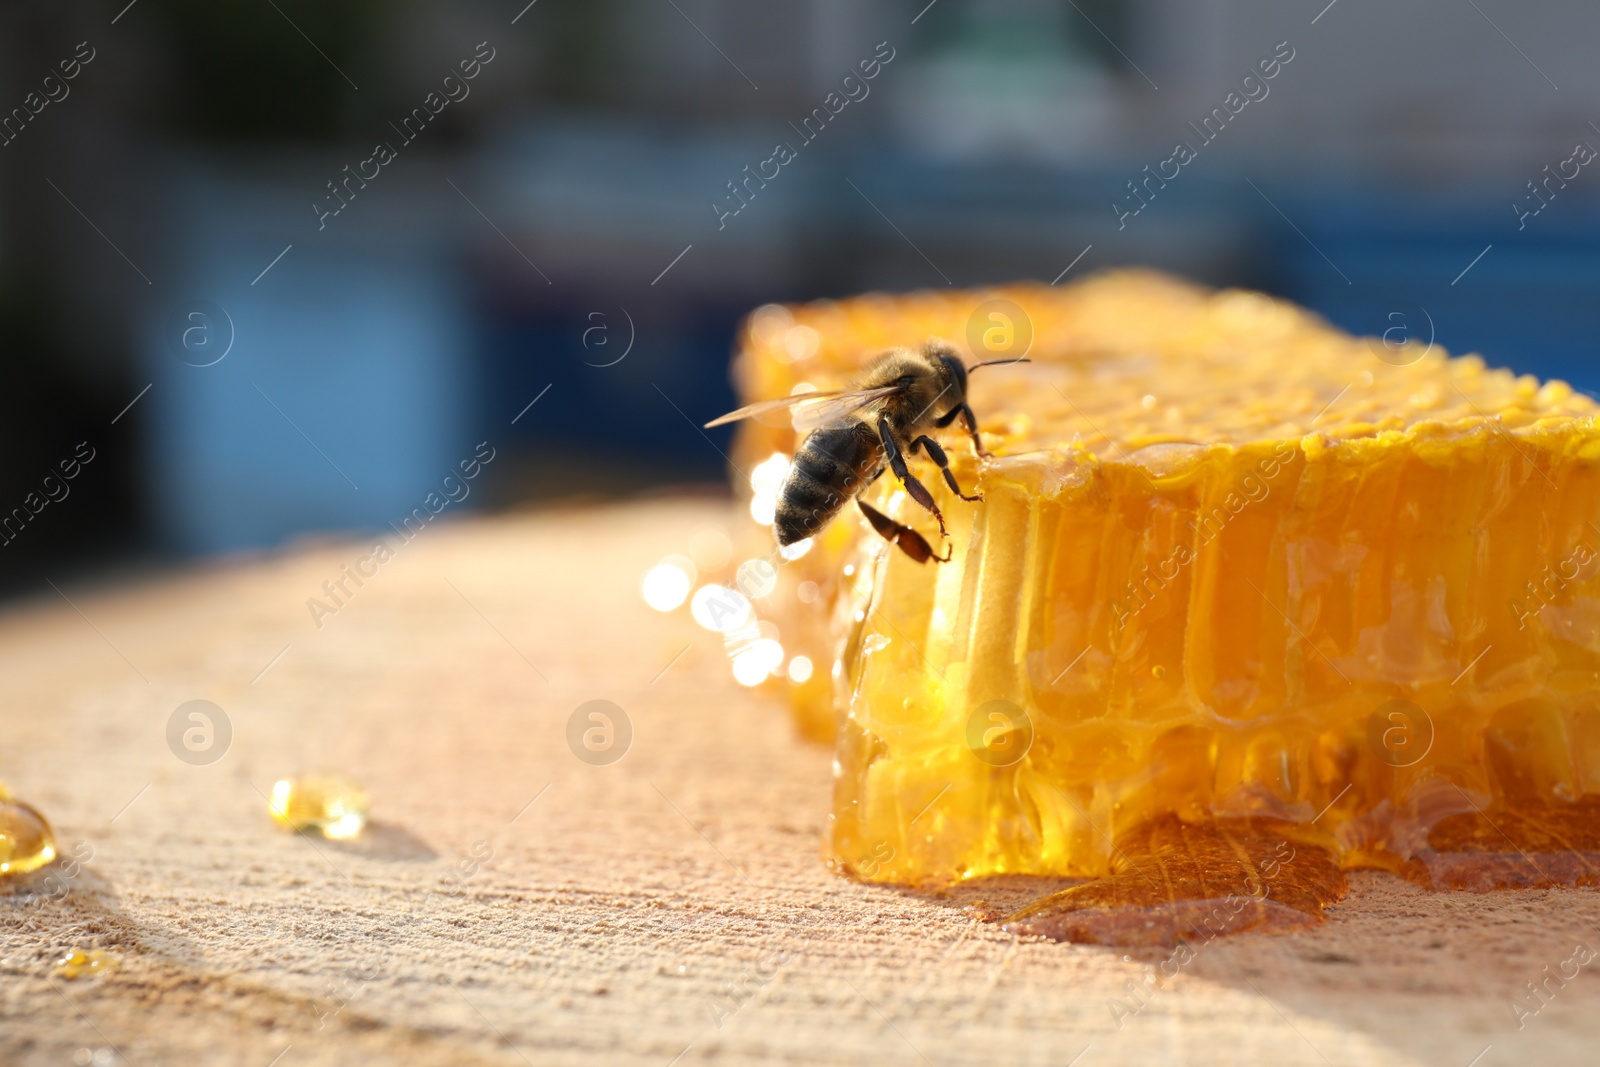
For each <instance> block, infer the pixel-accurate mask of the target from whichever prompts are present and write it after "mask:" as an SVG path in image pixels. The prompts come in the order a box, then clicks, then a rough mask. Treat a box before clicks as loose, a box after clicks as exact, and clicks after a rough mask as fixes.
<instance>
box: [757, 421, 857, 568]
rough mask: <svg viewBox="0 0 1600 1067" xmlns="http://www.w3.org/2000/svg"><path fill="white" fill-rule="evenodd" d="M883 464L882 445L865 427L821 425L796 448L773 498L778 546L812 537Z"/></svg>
mask: <svg viewBox="0 0 1600 1067" xmlns="http://www.w3.org/2000/svg"><path fill="white" fill-rule="evenodd" d="M882 461H883V445H882V444H881V443H880V442H879V441H878V435H877V434H876V433H875V432H874V431H873V430H872V428H871V427H870V426H868V425H867V424H866V423H860V422H852V423H845V424H842V425H836V426H824V427H822V428H821V429H820V430H817V431H816V432H815V433H813V434H812V435H811V436H810V437H807V438H806V439H805V441H804V442H802V444H801V445H800V450H799V451H798V452H796V453H795V457H794V466H792V467H790V468H789V476H788V478H786V479H785V480H784V483H783V490H782V492H780V493H779V494H778V510H777V514H776V515H775V516H774V519H773V528H774V529H775V530H776V531H777V535H778V543H779V544H780V545H792V544H794V543H795V542H796V541H803V540H805V539H806V538H807V537H813V536H815V535H816V534H817V532H818V531H820V530H821V529H822V528H823V527H824V526H826V525H827V524H828V520H830V519H832V518H833V517H834V516H835V515H837V514H838V513H839V509H840V508H842V507H844V506H845V504H846V503H848V502H849V500H850V498H851V497H853V496H855V495H856V494H857V493H859V492H860V491H861V486H862V483H863V482H864V481H865V479H866V478H867V477H869V476H870V475H871V474H872V472H873V471H875V470H877V469H878V466H879V465H880V464H881V463H882Z"/></svg>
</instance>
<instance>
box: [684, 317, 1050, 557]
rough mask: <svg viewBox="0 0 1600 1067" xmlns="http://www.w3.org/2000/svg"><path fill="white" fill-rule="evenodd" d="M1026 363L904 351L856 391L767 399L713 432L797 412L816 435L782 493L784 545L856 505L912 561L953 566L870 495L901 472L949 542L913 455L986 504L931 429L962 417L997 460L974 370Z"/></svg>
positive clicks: (876, 364) (779, 520)
mask: <svg viewBox="0 0 1600 1067" xmlns="http://www.w3.org/2000/svg"><path fill="white" fill-rule="evenodd" d="M1026 362H1028V360H1025V359H1000V360H992V361H990V362H987V363H975V364H973V365H972V366H971V367H967V366H964V365H962V363H961V360H960V359H959V358H958V357H957V356H956V351H955V348H954V347H953V346H952V345H950V344H949V343H948V342H946V341H940V340H937V339H934V340H930V341H928V342H926V343H925V344H924V345H923V346H922V348H921V350H920V351H917V350H913V349H909V348H895V349H890V350H889V351H888V352H885V353H884V354H883V355H881V356H879V357H878V358H877V359H876V360H874V361H873V363H872V365H871V366H869V367H867V368H866V370H864V371H863V372H862V373H861V375H860V377H859V378H858V379H857V381H856V383H855V386H854V387H853V388H850V389H835V390H831V391H825V392H814V393H800V394H798V395H796V396H786V397H784V398H782V399H781V400H763V401H761V402H759V403H755V404H751V405H749V406H748V407H742V408H740V409H739V410H738V411H731V412H729V413H728V414H726V415H724V416H722V417H721V418H719V419H713V420H711V421H710V422H708V423H706V427H707V428H708V429H709V428H710V427H712V426H721V425H723V424H724V423H729V422H737V421H738V420H740V419H748V418H751V417H753V416H756V415H764V414H766V413H768V412H772V411H783V410H788V412H789V413H790V416H791V418H792V419H793V421H794V427H795V429H796V430H798V431H800V432H802V433H805V434H806V438H805V440H804V441H802V442H801V443H800V448H799V449H798V450H797V451H796V452H795V456H794V463H793V465H792V466H790V468H789V474H788V476H787V477H786V478H785V479H784V482H783V488H782V489H781V490H780V491H779V493H778V509H777V514H776V516H775V519H774V522H773V531H774V532H775V533H776V534H777V537H778V544H780V545H785V546H787V545H792V544H794V543H795V542H796V541H802V540H804V539H806V538H808V537H812V536H815V534H816V533H817V532H818V531H819V530H821V529H822V527H824V526H826V525H827V524H828V522H829V521H830V520H831V519H832V518H833V517H834V516H835V515H837V514H838V513H839V511H840V510H841V509H842V508H843V507H844V506H845V504H847V503H848V502H849V501H850V500H851V498H855V501H856V506H857V507H859V508H860V509H861V512H862V514H864V515H865V516H866V517H867V521H868V522H870V523H871V524H872V528H873V529H874V530H876V531H878V533H879V534H880V535H881V536H882V537H883V538H884V539H886V540H888V541H889V542H891V543H892V544H894V545H896V546H898V547H899V548H900V550H901V551H902V552H904V553H905V554H906V555H908V556H910V557H911V558H912V559H914V560H916V561H917V562H919V563H926V562H927V561H928V560H930V559H931V560H934V561H936V562H939V563H947V562H949V560H950V553H949V552H946V553H945V555H943V556H937V555H935V554H934V551H933V548H932V546H931V545H929V544H928V541H927V539H926V538H924V537H923V536H922V535H921V534H919V533H917V531H915V530H913V529H912V528H911V527H909V526H905V525H902V524H901V523H898V522H895V521H894V520H893V519H891V518H889V517H888V516H887V515H885V514H884V513H883V512H881V511H879V510H878V509H877V508H874V507H873V506H872V505H870V504H868V503H867V502H866V501H864V500H862V499H861V498H860V494H861V492H862V490H864V489H866V487H867V486H869V485H871V484H872V483H873V482H874V481H876V480H877V478H878V476H879V475H881V474H882V473H883V472H884V470H886V469H887V470H892V471H894V475H895V477H896V478H899V479H900V484H901V485H903V486H905V489H906V492H907V493H909V494H911V499H913V500H915V501H916V502H917V503H918V504H921V505H922V506H923V507H924V508H927V509H928V511H929V512H931V513H932V515H933V517H934V519H935V520H936V521H937V522H938V523H939V534H940V536H942V537H944V538H945V539H947V540H948V539H949V537H950V535H949V533H948V532H946V530H945V525H944V515H943V513H942V512H940V510H939V505H937V504H935V503H934V500H933V495H932V494H931V493H929V492H928V488H927V486H925V485H923V484H922V483H921V482H920V481H918V480H917V477H916V475H914V474H912V473H911V470H910V468H908V467H907V466H906V457H907V456H908V455H912V454H915V453H916V452H917V451H918V450H919V449H920V450H922V451H923V452H925V453H926V454H927V456H928V458H929V459H931V460H933V462H934V463H935V464H936V465H937V466H938V468H939V470H940V473H942V474H943V475H944V480H945V484H946V485H948V486H949V487H950V491H951V492H953V493H955V494H956V495H957V496H958V497H960V498H961V499H962V500H967V501H977V500H982V499H983V497H982V496H980V495H977V494H973V495H971V496H968V495H967V494H966V493H963V492H962V491H961V486H960V485H958V484H957V483H956V476H955V474H954V473H952V472H951V470H950V460H949V457H948V456H946V455H945V451H944V449H943V448H942V447H940V445H939V443H938V442H937V441H935V440H934V439H933V438H932V437H929V436H928V431H929V430H934V429H944V428H945V427H946V426H949V425H950V424H951V423H952V422H954V421H955V420H956V419H957V418H960V419H961V421H962V422H963V423H964V424H965V426H966V429H967V432H968V433H969V434H970V435H971V436H972V445H973V448H974V449H976V451H977V453H978V455H979V456H987V455H989V453H988V452H987V451H985V450H984V447H983V442H982V441H981V440H980V439H979V437H978V419H977V416H976V415H974V414H973V413H972V408H971V406H970V405H969V404H968V403H967V373H968V372H969V371H973V370H976V369H977V368H979V367H992V366H996V365H1001V364H1007V363H1026Z"/></svg>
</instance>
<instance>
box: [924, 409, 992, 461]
mask: <svg viewBox="0 0 1600 1067" xmlns="http://www.w3.org/2000/svg"><path fill="white" fill-rule="evenodd" d="M955 416H962V422H965V424H966V432H968V434H971V435H973V450H974V451H976V453H978V454H979V456H994V453H992V451H987V450H986V448H984V442H982V438H979V437H978V416H976V414H973V406H971V405H970V403H966V402H965V400H963V402H962V403H960V405H957V406H954V408H950V411H949V413H947V414H946V416H944V418H942V419H939V421H938V422H934V426H938V427H941V429H942V427H946V426H949V424H950V422H952V421H954V419H955Z"/></svg>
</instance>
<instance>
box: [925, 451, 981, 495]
mask: <svg viewBox="0 0 1600 1067" xmlns="http://www.w3.org/2000/svg"><path fill="white" fill-rule="evenodd" d="M919 445H920V446H922V450H923V451H924V452H926V453H928V458H929V459H931V460H933V461H934V462H935V463H937V464H938V465H939V470H940V472H941V473H942V474H943V475H944V484H946V485H948V486H949V487H950V491H951V492H952V493H954V494H955V495H956V496H958V497H960V498H961V499H962V500H968V501H978V500H982V499H983V494H982V493H976V494H974V495H972V496H968V495H967V494H965V493H963V492H962V491H961V487H960V486H959V485H957V484H956V476H955V475H954V474H952V473H951V472H950V457H949V456H947V455H945V454H944V449H942V448H940V447H939V442H937V441H935V440H934V439H933V438H931V437H929V436H928V435H927V434H923V435H922V436H921V437H919V438H917V439H916V440H915V441H912V442H911V451H913V452H915V451H916V450H917V446H919Z"/></svg>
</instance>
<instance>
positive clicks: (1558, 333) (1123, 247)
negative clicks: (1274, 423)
mask: <svg viewBox="0 0 1600 1067" xmlns="http://www.w3.org/2000/svg"><path fill="white" fill-rule="evenodd" d="M1596 40H1600V7H1596V6H1595V5H1593V4H1584V3H1580V2H1578V0H1549V2H1546V3H1543V4H1539V5H1520V4H1516V3H1514V2H1512V0H1460V2H1444V0H1389V2H1384V3H1379V2H1377V0H1335V2H1334V3H1332V4H1328V3H1327V0H1305V2H1302V0H1291V2H1284V0H1275V2H1266V0H1181V2H1180V0H935V2H933V3H931V4H929V3H928V2H927V0H763V2H761V3H750V2H749V0H535V2H534V3H528V2H527V0H492V2H490V0H456V2H453V3H449V4H445V3H443V2H431V3H430V2H424V0H386V2H382V3H380V2H378V0H229V2H226V3H209V2H202V0H134V2H133V3H128V2H127V0H111V2H104V3H102V2H95V0H50V2H45V0H8V2H7V3H6V5H5V6H4V8H3V10H0V352H3V353H4V357H3V373H4V381H5V384H6V389H5V391H4V393H3V398H4V404H5V412H4V418H3V420H0V542H3V544H0V561H3V563H4V567H3V577H0V594H3V595H9V596H16V595H37V594H38V593H39V591H40V590H41V589H42V588H43V579H44V578H46V577H49V578H52V579H55V578H57V577H58V576H62V577H70V576H72V575H74V574H85V573H107V572H112V573H114V572H116V571H118V570H126V569H128V568H140V567H147V566H150V565H152V564H157V565H160V564H163V563H166V562H170V561H173V560H178V559H183V558H188V557H193V556H199V555H215V554H219V553H222V554H225V553H236V552H248V551H258V550H262V549H271V548H273V547H274V546H278V545H282V544H284V543H286V542H289V541H292V540H294V539H296V538H298V537H304V536H314V535H318V534H319V533H323V532H349V531H367V530H381V529H384V528H386V527H388V526H389V525H391V524H397V523H399V522H400V520H401V519H402V518H403V517H405V516H407V515H410V514H411V513H412V511H413V509H414V508H417V507H419V506H422V505H423V504H424V500H425V498H426V497H427V495H428V494H429V493H430V492H441V491H442V490H441V486H442V485H443V479H444V477H445V475H447V474H449V473H451V472H452V471H454V470H456V469H457V466H458V463H459V462H460V461H461V460H464V459H471V458H472V457H473V456H474V454H475V452H478V453H479V454H480V456H481V452H480V451H479V449H480V445H479V443H480V442H487V443H488V448H489V449H491V450H492V454H493V456H494V458H493V460H492V461H491V462H490V463H488V464H487V465H485V466H483V468H482V470H481V473H480V474H479V476H478V477H476V478H475V479H473V480H472V481H471V482H470V483H467V488H468V490H469V491H470V495H468V496H467V497H466V499H464V500H462V501H461V502H460V503H452V504H451V505H449V506H450V508H451V509H454V510H464V509H467V508H472V507H478V506H485V505H488V506H507V505H519V504H520V505H527V506H548V505H549V504H550V503H551V502H554V501H559V500H564V499H568V498H571V497H573V496H576V495H582V494H590V495H593V494H600V495H615V494H627V493H637V492H647V491H652V490H654V489H656V488H659V487H663V486H682V485H685V484H691V483H719V482H721V481H722V480H723V477H724V474H723V470H724V468H723V462H724V461H723V458H722V456H721V455H719V453H718V450H717V448H716V447H713V444H715V445H717V446H721V445H722V444H723V443H724V440H725V434H726V431H713V432H712V434H711V438H710V440H708V438H707V436H706V435H705V434H702V433H701V432H700V431H699V430H698V429H697V428H696V427H697V426H698V425H699V424H700V423H702V422H704V421H705V420H706V419H708V418H710V417H712V416H715V415H717V414H720V413H721V412H723V411H724V410H726V409H727V408H729V407H730V406H731V405H732V403H733V396H732V392H731V389H730V387H729V385H728V381H727V360H728V356H729V350H730V345H731V342H732V338H733V333H734V330H735V327H736V324H737V322H738V320H739V318H740V316H741V315H742V314H744V313H745V312H747V311H748V310H749V309H751V308H753V307H755V306H757V305H759V304H761V303H765V302H768V301H791V300H805V299H811V298H817V297H827V296H841V295H848V294H851V293H855V292H859V291H862V290H868V289H889V290H907V289H917V288H924V287H938V286H945V285H951V284H953V285H957V286H966V285H974V284H982V283H991V282H1003V281H1010V280H1017V279H1041V280H1045V281H1049V280H1052V279H1062V280H1071V279H1072V278H1075V277H1078V276H1081V275H1083V274H1085V273H1087V272H1091V271H1095V270H1102V269H1105V268H1107V267H1111V266H1116V265H1124V264H1148V265H1152V266H1157V267H1162V268H1166V269H1170V270H1174V271H1178V272H1181V273H1183V274H1186V275H1189V276H1191V277H1194V278H1197V279H1199V280H1202V281H1205V282H1209V283H1214V284H1229V285H1246V286H1254V287H1259V288H1262V289H1265V290H1267V291H1270V292H1273V293H1277V294H1281V295H1284V296H1287V297H1290V298H1292V299H1295V300H1297V301H1300V302H1303V303H1305V304H1307V305H1309V306H1310V307H1312V308H1315V309H1317V310H1318V311H1320V312H1321V313H1323V314H1324V315H1326V316H1327V317H1328V318H1329V319H1331V320H1332V321H1334V322H1335V323H1337V324H1339V325H1341V326H1343V327H1345V328H1347V329H1350V330H1352V331H1356V332H1360V333H1366V334H1382V333H1384V331H1386V330H1397V329H1398V330H1401V331H1404V332H1406V333H1407V334H1409V335H1412V336H1419V337H1420V336H1427V335H1429V334H1432V335H1434V336H1435V337H1436V339H1437V341H1438V342H1439V343H1441V344H1443V345H1445V346H1446V347H1448V348H1449V349H1451V350H1452V351H1456V352H1466V351H1479V352H1482V353H1483V354H1484V355H1485V357H1486V358H1488V359H1489V360H1490V362H1492V363H1497V364H1503V365H1509V366H1511V367H1514V368H1516V369H1518V370H1519V371H1530V372H1534V373H1538V374H1541V375H1546V376H1557V377H1564V378H1566V379H1568V380H1569V381H1571V382H1572V383H1573V384H1574V385H1576V386H1577V387H1579V388H1581V389H1586V390H1594V389H1596V388H1597V387H1600V368H1597V366H1596V363H1595V360H1594V358H1593V355H1592V353H1593V351H1594V338H1595V336H1596V332H1597V328H1600V302H1597V301H1596V300H1595V298H1594V293H1595V287H1596V283H1597V281H1600V210H1597V207H1600V199H1597V191H1600V173H1591V171H1600V168H1595V167H1589V166H1587V164H1588V163H1589V161H1590V159H1591V158H1592V157H1593V156H1594V154H1595V150H1594V148H1593V147H1589V146H1591V145H1592V146H1597V147H1600V126H1597V125H1596V123H1597V122H1600V69H1597V68H1596V66H1595V64H1594V63H1593V62H1592V61H1591V58H1590V56H1589V52H1590V51H1591V50H1592V46H1593V42H1594V41H1596ZM1285 57H1288V58H1285ZM1274 59H1276V60H1277V62H1276V64H1275V65H1273V66H1272V69H1273V72H1274V74H1273V77H1271V78H1270V79H1263V78H1262V77H1261V73H1262V71H1261V68H1260V67H1259V64H1260V63H1261V61H1263V60H1268V61H1272V60H1274ZM863 61H867V62H868V66H867V67H866V68H865V69H866V70H871V71H872V72H873V76H872V77H871V78H870V79H867V78H864V77H863V71H864V68H863V67H862V64H863ZM1252 73H1254V74H1255V75H1256V77H1255V78H1254V79H1252V80H1250V81H1248V82H1247V81H1246V80H1245V79H1246V76H1247V75H1251V74H1252ZM847 78H848V80H847ZM830 94H834V95H830ZM1229 94H1238V95H1235V96H1231V97H1230V95H1229ZM1217 109H1221V110H1220V114H1222V115H1223V116H1224V117H1225V118H1226V119H1227V121H1226V123H1223V122H1222V121H1220V120H1219V119H1215V118H1213V121H1212V122H1211V124H1210V127H1209V130H1210V132H1209V134H1207V133H1206V132H1205V131H1204V130H1203V129H1202V127H1203V126H1204V124H1205V120H1206V119H1207V117H1209V116H1213V115H1214V113H1215V112H1216V111H1217ZM1217 130H1220V131H1221V132H1216V131H1217ZM1208 137H1209V138H1210V139H1207V138H1208ZM1179 141H1185V142H1187V143H1188V144H1189V145H1190V146H1191V147H1193V148H1195V149H1196V154H1195V158H1194V159H1192V160H1190V161H1189V162H1188V163H1187V164H1185V165H1183V166H1182V167H1181V168H1180V169H1179V175H1178V176H1177V177H1175V178H1172V179H1171V180H1170V181H1166V182H1165V183H1164V184H1163V182H1162V181H1160V180H1147V179H1149V177H1150V175H1151V174H1152V173H1157V172H1161V171H1162V168H1164V167H1165V168H1166V169H1165V171H1164V173H1166V174H1168V175H1170V174H1172V166H1173V165H1172V164H1167V163H1165V162H1164V161H1166V160H1168V159H1169V158H1170V157H1172V156H1173V153H1174V147H1175V145H1176V144H1177V143H1178V142H1179ZM779 143H784V144H787V145H788V146H789V147H790V149H791V151H792V157H791V158H788V159H787V160H786V161H780V162H776V163H769V162H767V161H768V160H769V159H772V158H773V156H774V149H775V146H776V145H778V144H779ZM379 145H383V146H385V147H386V148H387V149H388V151H387V152H382V151H380V150H378V146H379ZM747 168H748V169H747ZM1146 168H1149V169H1148V170H1147V169H1146ZM774 169H776V170H777V175H776V176H775V177H773V176H772V174H773V171H774ZM752 174H764V175H766V176H767V177H766V179H765V180H763V179H761V178H755V179H752V178H751V177H750V176H751V175H752ZM1131 183H1137V185H1138V189H1137V191H1136V190H1135V188H1134V187H1133V184H1131ZM735 186H737V189H736V188H735ZM1136 209H1137V210H1136ZM530 405H531V406H530ZM86 456H87V457H90V458H87V459H86V458H85V457H86ZM68 471H71V472H72V477H71V478H67V477H66V474H67V472H68ZM456 492H457V493H459V489H457V490H456Z"/></svg>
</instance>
